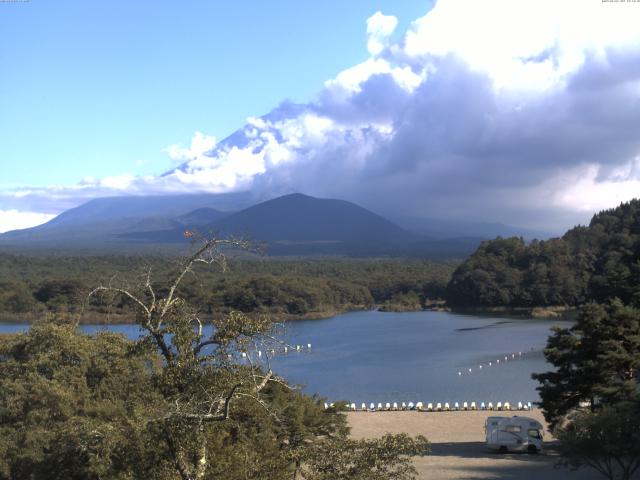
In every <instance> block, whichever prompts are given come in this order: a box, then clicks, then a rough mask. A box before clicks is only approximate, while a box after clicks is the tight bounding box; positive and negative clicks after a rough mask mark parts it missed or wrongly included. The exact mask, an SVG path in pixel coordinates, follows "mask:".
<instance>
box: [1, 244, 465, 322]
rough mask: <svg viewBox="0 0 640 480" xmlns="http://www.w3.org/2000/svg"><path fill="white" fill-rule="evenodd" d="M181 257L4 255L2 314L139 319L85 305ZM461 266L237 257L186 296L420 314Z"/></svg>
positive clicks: (188, 286)
mask: <svg viewBox="0 0 640 480" xmlns="http://www.w3.org/2000/svg"><path fill="white" fill-rule="evenodd" d="M173 266H175V260H174V259H170V258H166V257H124V256H95V257H27V256H14V255H6V254H4V255H0V314H4V315H5V317H10V316H11V315H12V314H18V315H20V314H33V313H35V314H41V313H44V312H51V313H75V312H78V311H79V310H80V309H83V308H84V309H85V311H88V312H93V313H95V314H96V315H103V316H104V320H105V321H109V319H112V318H115V317H114V316H113V315H111V316H109V315H108V314H122V315H127V314H131V312H132V310H131V305H130V303H129V302H127V301H126V300H124V299H122V300H121V301H119V302H116V303H115V304H113V305H108V306H106V305H105V304H104V303H103V302H100V301H99V299H93V300H92V301H91V302H89V303H85V302H84V300H85V298H86V295H87V293H88V292H89V291H90V290H91V288H92V287H93V286H94V285H95V284H96V283H97V282H99V281H102V280H103V279H104V278H105V277H113V278H114V279H117V281H121V282H124V283H128V284H134V283H136V282H137V281H139V280H140V278H141V276H144V275H145V274H146V272H147V271H148V270H149V269H150V270H151V271H152V272H157V273H158V274H159V275H154V279H155V281H157V282H159V283H161V282H162V281H164V279H163V278H161V276H160V275H161V274H162V272H165V271H170V270H171V268H172V267H173ZM454 268H455V264H454V263H447V262H431V261H418V260H389V259H382V260H350V259H339V260H271V259H265V260H263V259H254V260H249V259H235V260H229V265H228V269H227V273H226V274H225V275H222V274H220V272H213V271H210V270H202V271H201V272H199V274H198V276H189V277H187V278H185V281H184V282H183V283H182V284H181V285H180V293H181V295H183V296H184V297H185V298H187V299H188V300H189V302H191V303H192V304H193V305H195V306H196V307H197V308H199V309H200V311H202V312H203V313H205V314H214V313H224V312H230V311H242V312H245V313H269V314H272V315H276V316H279V317H284V318H291V317H302V316H305V315H313V314H316V315H323V314H332V313H336V312H340V311H345V310H350V309H363V308H364V309H369V308H373V307H374V306H375V305H384V306H385V307H386V308H388V309H414V310H415V309H419V308H421V307H422V306H424V305H425V303H427V302H429V301H430V299H434V298H442V297H443V296H444V292H445V288H446V285H447V282H448V281H449V279H450V277H451V273H452V272H453V270H454Z"/></svg>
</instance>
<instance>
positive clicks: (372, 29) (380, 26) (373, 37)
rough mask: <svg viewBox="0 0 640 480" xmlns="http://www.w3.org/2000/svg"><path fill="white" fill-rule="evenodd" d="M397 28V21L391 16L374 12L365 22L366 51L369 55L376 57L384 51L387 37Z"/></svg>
mask: <svg viewBox="0 0 640 480" xmlns="http://www.w3.org/2000/svg"><path fill="white" fill-rule="evenodd" d="M397 26H398V19H397V18H396V17H394V16H392V15H383V14H382V12H376V13H375V14H373V15H372V16H371V17H369V19H368V20H367V37H368V40H367V50H369V53H370V54H371V55H378V54H379V53H381V52H382V50H384V48H385V46H386V45H387V43H388V41H389V37H390V36H391V34H392V33H393V31H394V30H395V29H396V27H397Z"/></svg>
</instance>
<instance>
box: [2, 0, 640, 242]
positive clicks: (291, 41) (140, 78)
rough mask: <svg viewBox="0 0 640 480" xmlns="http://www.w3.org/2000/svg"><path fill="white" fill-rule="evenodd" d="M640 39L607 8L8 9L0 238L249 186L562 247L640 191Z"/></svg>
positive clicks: (299, 4) (590, 4) (530, 4)
mask: <svg viewBox="0 0 640 480" xmlns="http://www.w3.org/2000/svg"><path fill="white" fill-rule="evenodd" d="M638 25H640V2H602V1H601V0H563V1H562V2H558V1H557V0H438V1H437V3H435V4H432V3H431V2H429V1H427V0H420V1H417V0H416V1H413V0H403V1H391V0H350V1H345V0H342V1H324V2H306V1H300V0H296V1H293V0H274V1H270V2H261V1H260V2H259V1H254V2H251V3H248V2H246V3H239V2H205V1H198V2H196V1H184V2H175V1H173V2H143V1H135V2H134V1H123V0H112V1H103V2H80V1H76V2H70V1H64V0H55V1H44V0H31V1H28V2H24V3H21V2H15V3H14V2H8V3H3V2H0V66H1V68H2V74H1V75H0V132H1V134H0V135H2V137H1V138H0V162H1V165H2V175H1V176H0V232H2V231H7V230H10V229H14V228H24V227H28V226H32V225H35V224H38V223H42V222H44V221H46V220H48V219H50V218H52V217H53V216H54V215H56V214H58V213H60V212H62V211H64V210H65V209H68V208H71V207H74V206H77V205H80V204H81V203H83V202H86V201H87V200H90V199H92V198H97V197H105V196H118V195H154V194H178V193H192V192H212V193H221V192H233V191H246V190H251V191H252V192H254V193H255V194H256V196H257V198H262V199H265V198H273V197H274V196H277V195H280V194H284V193H291V192H302V193H306V194H309V195H314V196H317V197H324V198H328V197H332V198H342V199H345V200H351V201H353V202H356V203H359V204H361V205H362V206H364V207H367V208H370V209H372V210H374V211H376V212H379V213H381V214H384V215H387V216H389V217H391V218H394V217H399V216H405V217H406V216H413V217H422V218H434V217H435V218H446V219H451V220H458V221H465V220H473V221H489V222H503V223H507V224H511V225H515V226H521V227H529V228H536V229H539V230H547V231H552V232H562V231H564V230H565V229H567V228H569V227H571V226H572V225H574V224H576V223H584V222H587V221H588V220H589V218H590V216H591V215H592V214H593V213H594V212H595V211H598V210H600V209H604V208H610V207H614V206H616V205H618V204H619V203H620V202H622V201H626V200H629V199H631V198H634V197H637V196H638V195H639V194H640V29H638V27H637V26H638ZM287 100H289V101H291V102H295V103H296V104H298V105H293V104H292V103H287V102H286V101H287ZM263 115H264V117H262V116H263ZM260 117H262V118H260ZM232 133H233V136H232V137H231V138H230V140H228V141H224V139H225V137H227V136H228V135H229V134H232ZM165 172H169V173H168V174H167V175H162V174H163V173H165Z"/></svg>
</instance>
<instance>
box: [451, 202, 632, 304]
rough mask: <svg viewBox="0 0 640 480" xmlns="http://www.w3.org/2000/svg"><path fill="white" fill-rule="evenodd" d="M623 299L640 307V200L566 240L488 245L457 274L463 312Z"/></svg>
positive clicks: (454, 283)
mask: <svg viewBox="0 0 640 480" xmlns="http://www.w3.org/2000/svg"><path fill="white" fill-rule="evenodd" d="M613 297H616V298H619V299H620V300H621V301H622V302H623V303H625V304H634V305H640V200H637V199H636V200H632V201H630V202H627V203H623V204H621V205H620V206H619V207H617V208H614V209H610V210H605V211H603V212H600V213H598V214H596V215H594V217H593V218H592V220H591V222H590V224H589V225H588V226H578V227H575V228H573V229H571V230H569V231H568V232H567V233H566V234H564V235H563V236H562V237H561V238H554V239H551V240H547V241H536V240H534V241H532V242H530V243H529V244H527V243H526V242H525V241H524V240H523V239H522V238H497V239H495V240H491V241H486V242H483V243H482V244H481V245H480V247H479V248H478V250H477V251H476V252H475V253H474V254H473V255H471V257H469V258H468V259H467V260H466V261H464V262H463V263H462V264H461V265H460V266H459V267H458V268H457V269H456V270H455V272H454V273H453V276H452V278H451V281H450V282H449V284H448V286H447V289H446V298H447V303H448V304H450V305H452V306H456V307H493V306H508V307H536V306H549V305H565V306H571V307H575V306H579V305H582V304H584V303H586V302H587V301H597V302H604V301H606V300H607V299H610V298H613Z"/></svg>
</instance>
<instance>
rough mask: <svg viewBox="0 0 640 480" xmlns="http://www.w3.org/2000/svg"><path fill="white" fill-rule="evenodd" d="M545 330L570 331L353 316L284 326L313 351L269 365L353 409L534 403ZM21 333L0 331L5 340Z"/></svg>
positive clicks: (476, 320) (441, 318)
mask: <svg viewBox="0 0 640 480" xmlns="http://www.w3.org/2000/svg"><path fill="white" fill-rule="evenodd" d="M552 325H561V326H569V325H570V323H568V322H560V321H557V320H554V321H547V320H523V319H505V318H491V317H477V316H472V315H457V314H452V313H444V312H410V313H384V312H354V313H347V314H344V315H338V316H336V317H333V318H329V319H326V320H310V321H299V322H291V323H288V324H287V325H286V328H285V340H286V341H288V342H289V343H291V344H294V345H295V344H303V345H306V344H307V343H311V344H312V349H311V351H310V352H303V353H290V354H289V355H286V356H280V357H276V358H275V359H274V360H273V361H272V365H273V368H274V370H275V371H277V372H278V373H279V374H280V375H282V376H284V377H286V378H287V379H288V380H289V381H290V382H291V383H294V384H301V385H304V390H305V391H306V392H307V393H318V394H320V395H322V396H324V397H327V398H328V399H329V400H331V401H334V400H339V399H346V400H349V401H353V402H356V403H358V405H359V404H360V403H362V402H366V403H367V404H368V403H370V402H375V403H378V402H383V403H384V402H394V401H395V402H402V401H405V402H410V401H412V402H414V403H415V402H417V401H422V402H424V403H426V402H450V403H453V402H455V401H458V402H460V404H462V402H463V401H469V402H471V401H476V402H481V401H484V402H489V401H492V402H494V403H495V402H498V401H502V402H504V401H509V402H511V403H517V402H518V401H522V402H527V401H535V400H537V399H538V395H537V392H536V390H535V387H536V385H537V383H536V382H534V381H533V380H531V373H532V372H542V371H546V370H549V368H550V366H549V365H548V364H546V363H545V360H544V357H543V355H542V349H543V348H544V346H545V344H546V340H547V338H548V336H549V329H550V327H551V326H552ZM25 328H28V327H27V326H24V325H11V324H0V332H5V333H7V332H14V331H20V330H24V329H25ZM82 328H83V329H84V330H85V331H87V332H89V333H93V332H95V331H98V330H100V329H104V328H108V329H109V330H112V331H116V332H121V333H124V334H126V335H127V336H129V337H132V338H134V337H136V336H137V335H138V334H139V329H138V327H137V326H135V325H110V326H105V325H85V326H83V327H82ZM519 352H522V355H521V356H520V355H518V353H519ZM512 354H515V358H512V357H511V355H512ZM505 356H507V358H508V360H506V361H505V360H504V357H505ZM497 360H500V362H499V363H497V362H496V361H497ZM489 362H491V366H489ZM480 365H482V368H480ZM469 369H471V372H470V371H469Z"/></svg>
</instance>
